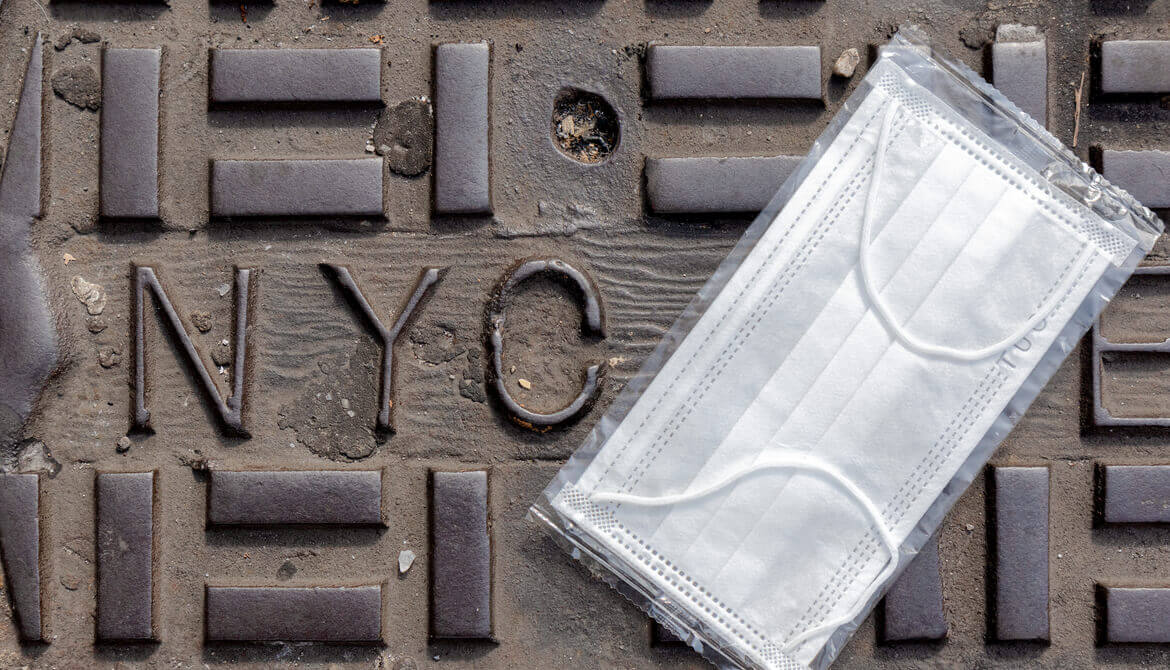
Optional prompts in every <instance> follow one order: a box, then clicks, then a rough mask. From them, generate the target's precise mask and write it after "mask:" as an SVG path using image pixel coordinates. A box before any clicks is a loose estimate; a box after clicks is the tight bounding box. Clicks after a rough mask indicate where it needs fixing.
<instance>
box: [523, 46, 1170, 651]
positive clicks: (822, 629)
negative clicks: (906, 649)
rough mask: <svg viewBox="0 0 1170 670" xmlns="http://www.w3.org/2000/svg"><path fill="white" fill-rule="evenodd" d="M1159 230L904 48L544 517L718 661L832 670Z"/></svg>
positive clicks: (1002, 103) (833, 130) (592, 442)
mask: <svg viewBox="0 0 1170 670" xmlns="http://www.w3.org/2000/svg"><path fill="white" fill-rule="evenodd" d="M1161 229H1162V224H1161V222H1160V221H1158V220H1157V218H1156V217H1154V216H1153V214H1152V213H1151V212H1150V211H1149V210H1148V209H1146V208H1144V207H1142V206H1141V205H1140V204H1138V203H1137V202H1136V201H1134V200H1133V198H1131V197H1130V196H1129V195H1128V194H1126V193H1125V192H1123V191H1121V190H1120V189H1117V188H1116V187H1114V186H1112V185H1110V184H1108V183H1107V182H1105V181H1104V180H1103V179H1101V177H1100V176H1099V175H1097V174H1096V173H1094V172H1093V171H1092V170H1091V169H1089V167H1088V166H1086V165H1084V164H1083V163H1082V162H1081V161H1080V160H1078V159H1077V158H1076V157H1075V156H1074V155H1073V154H1071V153H1070V152H1068V151H1067V150H1066V149H1064V148H1063V147H1062V146H1061V145H1060V143H1059V142H1057V140H1056V139H1055V138H1053V137H1052V136H1051V135H1049V134H1048V133H1047V132H1046V131H1045V130H1043V129H1042V128H1041V127H1040V126H1038V125H1037V124H1036V123H1035V122H1034V121H1033V120H1031V119H1029V118H1028V117H1026V116H1025V115H1024V114H1023V113H1022V112H1020V111H1019V109H1017V108H1016V107H1015V106H1014V105H1012V104H1011V103H1010V102H1008V101H1007V100H1006V99H1005V98H1003V96H1002V95H1001V94H999V93H998V92H997V91H995V90H994V89H992V88H991V87H990V86H988V85H987V84H986V83H985V82H983V81H982V80H981V79H979V78H978V76H977V75H975V74H974V73H973V72H971V71H970V70H968V69H966V68H964V67H962V66H957V65H953V64H951V63H948V62H946V61H944V60H942V59H940V58H938V57H937V56H935V55H933V54H932V53H931V52H930V49H929V48H928V47H927V46H926V45H925V43H924V42H923V41H922V40H920V39H918V38H917V37H916V35H915V33H914V31H912V30H910V31H906V30H904V31H902V32H900V33H899V34H898V35H897V36H895V38H894V40H893V42H891V45H890V47H888V48H886V49H883V51H882V56H881V57H880V59H879V60H878V62H877V63H876V64H875V65H874V67H873V68H872V69H871V70H870V71H869V73H868V74H867V76H866V77H865V79H864V81H863V82H862V83H861V84H860V85H859V87H858V89H857V91H856V92H855V93H854V94H853V95H852V96H851V97H850V98H849V100H848V101H847V102H846V104H845V106H844V109H843V110H842V111H841V113H840V114H838V115H837V117H836V118H835V119H834V120H833V121H832V123H830V125H829V128H828V129H827V130H826V131H825V133H824V134H823V135H822V136H821V137H820V139H819V140H818V141H817V142H816V144H815V146H814V147H813V150H812V151H811V152H810V154H809V155H808V157H807V158H805V160H804V161H803V163H802V164H801V165H800V167H799V168H798V169H797V170H796V171H795V173H794V174H793V175H792V177H791V178H790V179H789V180H788V181H787V182H786V183H785V184H784V186H783V187H782V188H781V189H780V192H779V193H778V194H777V195H776V197H775V198H774V199H773V200H772V202H771V203H770V205H769V206H768V208H767V209H766V210H765V211H764V212H762V213H761V214H760V216H759V218H758V219H757V220H756V222H755V223H754V224H753V225H752V226H751V227H750V228H749V229H748V230H747V232H746V233H745V235H744V237H743V239H742V240H741V241H740V243H739V244H738V245H737V246H736V248H735V249H734V251H733V252H732V253H731V254H730V256H729V257H728V259H727V260H726V261H725V262H724V263H723V264H722V265H721V266H720V268H719V269H718V270H717V271H716V273H715V275H714V276H713V277H712V279H711V280H710V281H709V282H708V283H707V285H706V286H704V288H703V289H702V290H701V291H700V293H699V295H698V297H697V298H696V299H695V301H694V302H693V303H692V304H691V305H690V306H689V307H688V309H687V310H686V312H685V313H684V314H683V316H682V317H681V318H680V319H679V321H678V322H677V323H676V324H675V325H674V327H673V328H672V329H671V331H670V332H669V333H668V334H667V336H666V337H665V338H664V340H663V342H662V344H661V345H660V346H659V347H658V349H657V350H656V351H655V353H654V354H653V355H652V356H651V357H650V359H649V360H648V362H647V363H646V365H645V366H644V368H643V370H642V372H641V373H639V376H638V378H636V379H635V380H634V381H633V382H632V383H631V384H630V385H629V386H628V388H627V389H626V391H625V392H624V393H623V394H622V396H621V397H619V398H618V400H617V401H616V402H615V405H614V407H613V408H612V409H611V410H610V411H609V413H608V414H607V415H606V416H605V417H604V418H603V419H602V420H601V421H600V422H599V424H598V426H597V427H596V428H595V429H594V430H593V432H592V433H591V434H590V436H589V438H588V439H587V440H586V442H585V444H584V445H583V446H582V447H581V448H580V449H579V450H578V451H577V453H576V454H575V455H574V456H573V457H572V459H571V460H570V461H569V463H568V464H567V465H566V466H565V467H564V468H563V469H562V470H561V472H560V473H559V474H558V475H557V477H556V479H555V480H554V481H553V482H552V483H551V484H550V485H549V487H548V489H547V490H546V491H545V492H544V494H543V496H542V497H541V499H540V500H539V501H538V502H537V503H536V505H535V506H534V507H533V508H532V515H533V517H534V518H536V519H538V520H540V521H541V522H543V523H544V524H546V525H547V526H548V527H549V528H550V529H552V531H553V532H554V533H555V534H556V536H557V537H559V538H561V539H562V540H563V541H564V542H566V543H567V544H568V545H569V546H570V548H571V550H572V552H573V555H574V556H575V557H577V558H580V559H582V560H585V561H586V562H587V563H589V564H590V565H591V566H593V567H595V568H597V569H598V571H599V572H600V573H601V574H603V575H605V576H607V577H609V578H610V581H611V583H613V584H614V585H615V586H617V587H618V588H619V589H620V590H622V592H623V593H625V594H627V595H629V596H630V597H631V598H633V599H634V600H635V601H636V602H638V603H639V604H640V605H641V606H643V607H644V608H645V609H646V610H647V611H648V612H650V614H652V615H653V616H654V617H655V618H657V619H659V620H660V621H662V622H663V623H664V624H665V625H666V626H668V627H669V628H670V629H672V630H673V631H675V632H676V633H678V634H679V635H680V636H681V637H682V638H683V639H685V640H687V641H688V642H690V643H691V644H692V646H694V647H695V648H696V649H697V650H699V651H700V652H702V653H704V654H706V655H707V657H708V658H710V659H712V660H713V661H715V662H717V663H721V664H731V665H738V666H743V667H750V668H777V669H784V670H790V669H796V668H824V667H826V666H828V665H829V664H830V663H831V662H832V660H833V659H834V658H835V657H836V656H837V654H838V653H839V652H840V650H841V648H842V646H843V645H844V644H845V642H846V641H847V640H848V638H849V636H850V635H851V634H852V632H853V631H854V630H855V629H856V628H857V626H858V625H859V624H860V622H861V621H862V620H863V619H864V618H865V616H866V615H867V614H868V612H869V610H870V609H871V608H872V607H873V605H874V604H875V603H876V602H877V601H878V599H880V598H881V597H882V595H883V594H884V593H885V590H886V589H887V588H888V587H889V585H890V584H891V583H892V581H893V580H894V579H895V578H896V577H897V575H898V573H899V572H900V570H901V569H902V568H903V567H904V566H905V565H906V564H907V563H908V562H909V561H910V560H911V559H912V558H913V557H914V555H915V554H916V553H917V551H918V550H919V548H920V547H921V546H922V545H923V544H924V543H925V542H926V540H927V539H928V538H929V537H930V536H931V535H932V534H933V532H934V531H935V529H936V528H937V527H938V526H939V524H940V522H941V521H942V518H943V516H944V515H945V514H946V512H947V510H948V509H949V508H950V507H951V505H952V504H953V503H954V502H955V500H956V499H957V498H958V496H959V495H960V494H961V493H962V492H963V491H964V489H966V487H967V486H968V485H969V484H970V482H971V481H972V479H973V478H974V477H975V475H976V474H977V473H978V471H979V469H980V468H981V467H982V465H983V464H984V463H985V462H986V461H987V459H988V457H989V456H990V455H991V453H992V451H993V450H994V449H995V447H996V445H998V444H999V443H1000V442H1001V441H1002V440H1003V439H1004V437H1006V436H1007V434H1008V431H1009V430H1011V428H1012V426H1013V425H1014V424H1015V422H1016V421H1017V420H1019V418H1020V416H1021V415H1022V414H1023V413H1024V410H1025V409H1026V408H1027V406H1028V404H1029V403H1030V402H1031V401H1032V399H1033V398H1034V397H1035V396H1036V394H1037V393H1039V391H1040V389H1041V388H1042V387H1043V386H1044V384H1045V383H1046V382H1047V381H1048V379H1049V378H1050V377H1051V376H1052V374H1053V372H1055V370H1056V368H1057V366H1058V365H1059V364H1060V362H1061V361H1062V360H1063V359H1064V358H1065V356H1066V355H1067V354H1068V353H1069V352H1070V351H1071V350H1072V348H1073V347H1074V346H1075V345H1076V343H1077V341H1078V340H1079V338H1080V337H1081V336H1082V335H1083V334H1084V332H1085V331H1086V330H1087V329H1088V327H1089V326H1090V324H1092V322H1093V320H1094V319H1095V318H1096V317H1097V315H1098V314H1099V313H1100V311H1101V309H1102V308H1103V307H1104V306H1105V304H1106V302H1108V301H1109V299H1110V298H1112V296H1113V295H1114V294H1115V293H1116V292H1117V290H1118V289H1119V288H1120V287H1121V285H1122V284H1123V283H1124V282H1125V280H1126V279H1127V278H1128V277H1129V275H1130V274H1131V273H1132V272H1133V270H1134V268H1135V267H1136V266H1137V264H1138V262H1139V261H1140V260H1141V259H1142V257H1144V256H1145V254H1146V253H1147V252H1148V251H1149V249H1150V248H1151V247H1152V246H1153V243H1154V240H1155V239H1156V238H1157V236H1158V235H1159V234H1160V232H1161Z"/></svg>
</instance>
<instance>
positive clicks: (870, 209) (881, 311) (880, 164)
mask: <svg viewBox="0 0 1170 670" xmlns="http://www.w3.org/2000/svg"><path fill="white" fill-rule="evenodd" d="M897 113H898V106H897V105H894V104H891V105H890V107H889V109H888V110H886V113H885V116H884V117H882V125H881V132H880V133H879V135H878V143H877V148H876V150H875V152H874V159H873V176H872V177H870V180H869V190H868V192H867V193H866V196H865V209H864V210H863V212H862V215H861V242H860V244H859V247H858V250H857V256H858V261H859V265H860V273H861V285H862V287H863V289H864V290H865V295H866V298H868V299H869V301H870V303H871V304H872V305H873V309H874V311H875V312H877V314H878V316H879V317H881V320H882V321H883V322H884V323H885V324H886V327H887V328H888V329H889V330H890V332H891V333H893V335H894V337H895V338H896V339H897V340H898V341H899V342H901V343H902V346H904V347H906V348H907V349H909V350H911V351H913V352H915V353H917V354H919V355H921V356H926V357H929V358H946V359H950V360H954V361H960V362H970V361H979V360H983V359H984V358H987V357H988V356H993V355H996V354H999V353H1002V352H1003V351H1005V350H1007V348H1008V347H1010V346H1012V345H1013V344H1015V343H1016V342H1019V341H1020V340H1022V339H1023V338H1024V337H1025V336H1026V335H1027V334H1028V333H1030V332H1031V331H1032V329H1033V328H1035V327H1036V326H1037V325H1038V324H1039V323H1040V322H1041V321H1043V320H1044V319H1045V317H1047V316H1048V315H1049V314H1050V313H1052V311H1053V310H1054V309H1055V308H1056V305H1057V304H1058V303H1059V302H1060V301H1061V300H1062V299H1063V297H1064V294H1066V293H1067V292H1068V291H1069V290H1070V289H1071V288H1072V285H1073V284H1074V283H1076V281H1077V279H1078V277H1079V276H1080V270H1081V268H1083V267H1084V266H1085V265H1086V264H1087V263H1088V262H1089V258H1090V257H1091V256H1092V253H1093V249H1092V247H1091V245H1088V244H1085V245H1084V246H1083V248H1082V249H1081V252H1080V255H1079V256H1078V258H1077V262H1076V264H1075V266H1074V267H1073V268H1070V270H1069V272H1068V273H1067V274H1066V275H1065V277H1064V279H1062V280H1061V285H1060V290H1057V291H1053V292H1052V295H1051V297H1050V298H1049V299H1048V300H1046V301H1045V302H1044V304H1043V305H1042V306H1041V307H1040V309H1037V310H1036V313H1035V314H1033V315H1032V317H1031V318H1029V319H1028V320H1027V321H1026V322H1024V323H1023V324H1021V325H1020V327H1019V328H1017V329H1015V330H1014V331H1012V332H1011V333H1010V334H1009V335H1007V336H1006V337H1004V338H1003V339H1001V340H999V341H998V342H995V343H993V344H989V345H987V346H985V347H979V348H977V349H960V348H957V347H948V346H946V345H942V344H935V343H932V342H926V341H925V340H922V339H920V338H919V337H918V336H916V335H914V334H913V333H911V332H910V331H909V330H908V329H907V328H906V327H905V326H903V325H902V324H900V323H898V320H897V319H896V318H894V313H893V311H892V310H891V309H890V308H889V306H888V305H887V304H886V302H885V300H884V299H883V298H882V296H881V293H880V291H878V289H877V287H876V286H875V285H874V281H873V278H872V276H871V273H870V268H869V247H870V243H871V241H872V237H873V235H872V233H873V216H874V214H873V213H874V211H876V210H877V193H878V189H877V184H878V182H879V181H881V178H882V173H883V172H884V171H885V163H886V145H887V143H888V141H889V134H890V126H892V125H893V120H894V116H895V115H896V114H897Z"/></svg>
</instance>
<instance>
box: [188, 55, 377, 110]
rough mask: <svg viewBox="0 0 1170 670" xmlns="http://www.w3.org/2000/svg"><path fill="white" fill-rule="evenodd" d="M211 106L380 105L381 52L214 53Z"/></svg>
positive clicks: (209, 66) (210, 71)
mask: <svg viewBox="0 0 1170 670" xmlns="http://www.w3.org/2000/svg"><path fill="white" fill-rule="evenodd" d="M208 70H209V75H208V76H209V77H210V79H211V93H210V95H211V102H213V103H261V102H271V103H310V102H349V103H357V102H366V103H378V102H381V101H382V50H381V49H212V50H211V57H210V64H209V65H208Z"/></svg>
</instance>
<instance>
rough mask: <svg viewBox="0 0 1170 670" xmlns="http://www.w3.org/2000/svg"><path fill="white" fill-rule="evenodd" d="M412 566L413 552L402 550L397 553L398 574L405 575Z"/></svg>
mask: <svg viewBox="0 0 1170 670" xmlns="http://www.w3.org/2000/svg"><path fill="white" fill-rule="evenodd" d="M412 565H414V552H413V551H411V550H409V549H403V550H402V551H400V552H398V574H400V575H405V574H406V572H407V571H408V570H410V566H412Z"/></svg>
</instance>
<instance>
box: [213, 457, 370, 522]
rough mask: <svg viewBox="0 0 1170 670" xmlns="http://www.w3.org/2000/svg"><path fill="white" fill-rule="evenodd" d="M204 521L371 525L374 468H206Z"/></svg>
mask: <svg viewBox="0 0 1170 670" xmlns="http://www.w3.org/2000/svg"><path fill="white" fill-rule="evenodd" d="M207 523H208V525H229V526H232V525H257V526H265V525H281V524H288V525H306V524H320V525H376V524H381V523H382V473H381V472H380V471H378V470H349V471H340V470H315V471H313V470H310V471H299V472H297V471H292V472H288V471H286V472H276V471H237V472H229V471H224V470H212V471H211V484H210V490H209V492H208V495H207Z"/></svg>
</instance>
